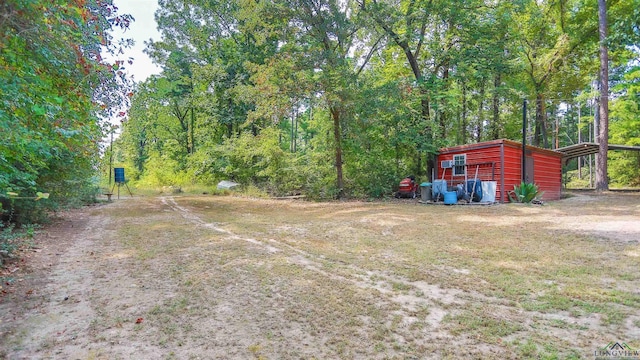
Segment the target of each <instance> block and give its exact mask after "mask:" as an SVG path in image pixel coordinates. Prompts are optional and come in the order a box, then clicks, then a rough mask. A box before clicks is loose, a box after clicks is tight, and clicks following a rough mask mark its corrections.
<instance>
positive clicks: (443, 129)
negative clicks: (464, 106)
mask: <svg viewBox="0 0 640 360" xmlns="http://www.w3.org/2000/svg"><path fill="white" fill-rule="evenodd" d="M443 67H444V70H443V72H442V82H443V83H444V86H445V89H448V87H449V60H447V61H445V62H444V65H443ZM446 99H447V98H446V97H442V104H441V105H440V110H439V111H438V112H439V114H440V119H439V123H440V136H442V138H443V139H446V138H447V122H448V118H447V100H446Z"/></svg>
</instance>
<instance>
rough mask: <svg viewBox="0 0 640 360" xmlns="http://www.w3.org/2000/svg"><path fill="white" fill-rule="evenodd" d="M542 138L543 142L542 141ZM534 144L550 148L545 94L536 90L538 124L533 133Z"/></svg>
mask: <svg viewBox="0 0 640 360" xmlns="http://www.w3.org/2000/svg"><path fill="white" fill-rule="evenodd" d="M540 140H542V143H541V141H540ZM533 145H534V146H538V147H539V146H540V145H542V147H544V148H545V149H548V148H549V141H548V140H547V109H546V106H545V101H544V94H542V92H540V91H537V92H536V125H535V131H534V134H533Z"/></svg>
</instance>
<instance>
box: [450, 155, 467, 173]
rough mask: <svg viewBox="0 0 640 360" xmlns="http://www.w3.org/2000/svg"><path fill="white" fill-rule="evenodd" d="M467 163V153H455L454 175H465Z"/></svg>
mask: <svg viewBox="0 0 640 360" xmlns="http://www.w3.org/2000/svg"><path fill="white" fill-rule="evenodd" d="M466 163H467V154H460V155H453V175H454V176H464V169H465V166H464V165H465V164H466Z"/></svg>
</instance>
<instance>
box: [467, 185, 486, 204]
mask: <svg viewBox="0 0 640 360" xmlns="http://www.w3.org/2000/svg"><path fill="white" fill-rule="evenodd" d="M474 186H475V190H474ZM472 192H473V199H471V200H472V201H474V202H479V201H480V200H482V181H481V180H480V179H476V180H467V193H468V194H469V195H471V193H472Z"/></svg>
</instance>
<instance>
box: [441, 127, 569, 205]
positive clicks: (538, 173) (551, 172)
mask: <svg viewBox="0 0 640 360" xmlns="http://www.w3.org/2000/svg"><path fill="white" fill-rule="evenodd" d="M562 156H563V155H562V154H561V153H559V152H555V151H552V150H546V149H542V148H538V147H535V146H530V145H527V147H526V161H525V164H526V176H525V179H526V181H527V182H533V183H535V184H536V185H538V187H539V189H540V190H541V191H544V194H543V196H542V198H543V199H544V200H557V199H560V195H561V190H562ZM437 159H438V161H437V162H436V163H437V164H436V171H437V173H436V178H437V179H442V178H443V174H444V179H445V180H447V184H448V185H455V184H458V183H464V180H465V179H470V180H473V178H474V177H475V175H476V172H477V174H478V179H480V180H482V181H496V182H497V184H496V201H499V202H507V201H509V198H508V196H507V192H509V191H510V190H513V186H514V185H519V184H520V182H521V181H522V144H521V143H519V142H516V141H512V140H506V139H500V140H493V141H486V142H481V143H477V144H468V145H461V146H454V147H449V148H443V149H440V152H439V154H438V157H437ZM446 161H452V163H450V164H449V165H452V166H451V167H450V168H447V167H446V165H448V164H446V163H444V164H443V162H446ZM442 165H445V168H443V166H442Z"/></svg>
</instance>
